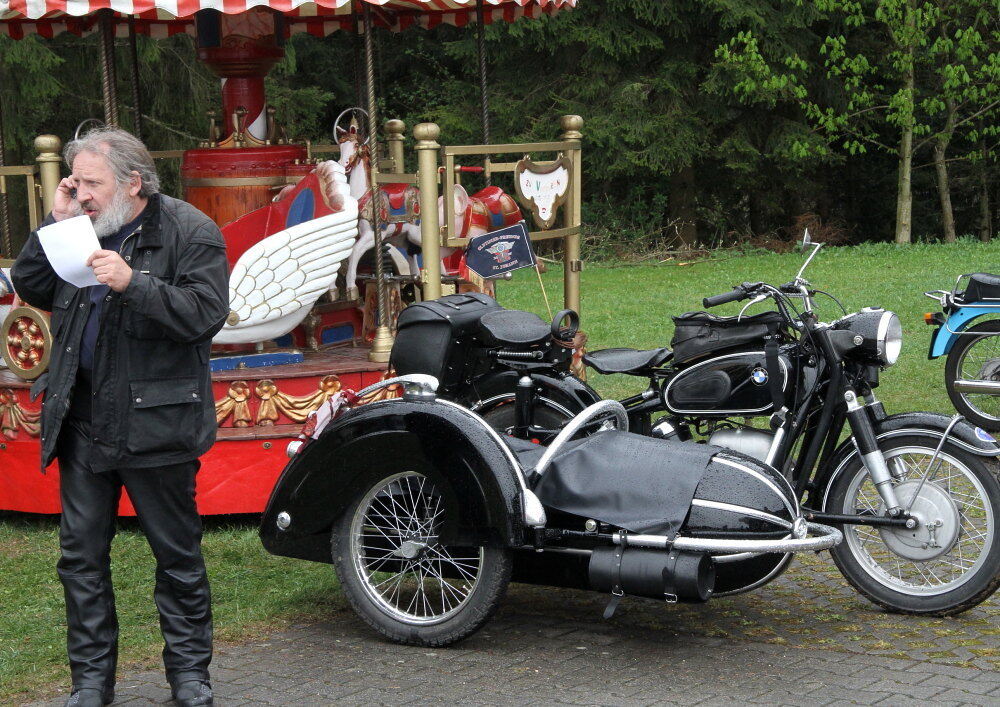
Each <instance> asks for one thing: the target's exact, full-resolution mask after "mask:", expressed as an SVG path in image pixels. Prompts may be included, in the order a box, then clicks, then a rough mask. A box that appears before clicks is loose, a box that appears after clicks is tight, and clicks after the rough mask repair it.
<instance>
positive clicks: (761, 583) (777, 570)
mask: <svg viewBox="0 0 1000 707" xmlns="http://www.w3.org/2000/svg"><path fill="white" fill-rule="evenodd" d="M758 554H759V553H758ZM792 557H794V555H792V554H791V553H788V554H787V555H785V557H784V559H783V560H782V561H781V562H779V563H778V564H777V565H776V566H775V568H774V569H773V570H771V572H770V573H769V574H768V575H767V576H766V577H763V578H761V579H759V580H757V581H756V582H754V583H753V584H750V585H747V586H746V587H740V588H739V589H734V590H733V591H731V592H719V593H718V594H716V595H715V596H717V597H731V596H735V595H736V594H743V593H744V592H750V591H753V590H754V589H756V588H757V587H763V586H764V585H765V584H767V583H768V582H770V581H771V580H772V579H774V578H775V577H777V576H778V575H779V574H781V573H782V572H784V571H785V568H787V567H788V564H789V563H790V562H791V561H792ZM716 562H718V560H716Z"/></svg>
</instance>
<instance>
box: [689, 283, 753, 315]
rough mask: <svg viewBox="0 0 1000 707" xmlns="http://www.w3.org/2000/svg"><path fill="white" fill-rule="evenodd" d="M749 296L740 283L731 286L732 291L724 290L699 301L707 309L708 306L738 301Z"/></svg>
mask: <svg viewBox="0 0 1000 707" xmlns="http://www.w3.org/2000/svg"><path fill="white" fill-rule="evenodd" d="M749 296H750V294H749V293H748V292H747V291H746V289H744V287H743V286H742V285H737V286H736V287H735V288H733V291H732V292H724V293H722V294H721V295H712V296H711V297H706V298H705V299H703V300H702V301H701V303H702V305H704V307H705V308H706V309H708V308H709V307H718V306H719V305H720V304H725V303H726V302H738V301H739V300H744V299H746V298H747V297H749Z"/></svg>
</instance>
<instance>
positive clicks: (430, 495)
mask: <svg viewBox="0 0 1000 707" xmlns="http://www.w3.org/2000/svg"><path fill="white" fill-rule="evenodd" d="M445 512H446V510H445V505H444V504H443V496H442V494H441V493H440V492H439V491H438V489H436V488H435V487H434V484H433V483H432V482H431V481H430V480H429V479H428V478H427V477H426V476H424V475H423V474H420V473H417V472H414V471H404V472H401V473H391V474H382V475H379V476H377V477H375V478H374V479H373V481H372V482H371V483H369V484H367V485H366V486H365V490H364V491H362V492H361V493H360V494H358V496H357V497H356V498H355V499H354V501H353V502H352V503H351V504H350V505H349V506H348V508H347V511H346V512H345V513H344V514H343V516H342V517H341V518H340V519H339V520H338V521H337V523H336V524H335V525H334V528H333V535H332V539H331V551H332V554H333V565H334V568H335V569H336V571H337V576H338V577H339V578H340V584H341V586H342V587H343V589H344V593H345V594H346V595H347V598H348V600H349V601H350V603H351V606H352V607H354V610H355V611H356V612H357V613H358V615H359V616H360V617H361V618H362V619H363V620H364V621H365V622H366V623H367V624H368V625H369V626H371V627H372V628H373V629H375V630H376V631H378V632H379V633H381V634H382V635H383V636H385V637H386V638H388V639H389V640H392V641H395V642H397V643H405V644H408V645H419V646H435V647H440V646H447V645H450V644H452V643H455V642H457V641H461V640H462V639H463V638H466V637H468V636H469V635H471V634H472V633H474V632H475V631H476V630H478V629H479V628H480V627H481V626H482V625H483V624H484V623H486V621H487V620H489V618H490V616H492V615H493V612H495V611H496V609H497V607H498V606H499V604H500V600H501V599H502V598H503V595H504V593H505V592H506V589H507V584H508V583H509V582H510V573H511V558H510V553H509V551H508V550H507V549H506V548H503V547H492V546H483V547H454V546H445V545H442V544H440V543H439V542H438V541H437V539H436V533H437V531H438V529H439V528H440V527H441V523H442V522H443V521H444V519H445V516H444V513H445Z"/></svg>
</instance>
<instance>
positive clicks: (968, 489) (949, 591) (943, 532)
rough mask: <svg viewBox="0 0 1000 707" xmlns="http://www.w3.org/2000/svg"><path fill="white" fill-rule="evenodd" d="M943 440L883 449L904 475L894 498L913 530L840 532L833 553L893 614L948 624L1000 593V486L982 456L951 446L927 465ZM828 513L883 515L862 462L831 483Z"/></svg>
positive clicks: (901, 441)
mask: <svg viewBox="0 0 1000 707" xmlns="http://www.w3.org/2000/svg"><path fill="white" fill-rule="evenodd" d="M938 441H939V439H938V438H934V437H931V436H921V435H914V436H912V437H901V438H898V439H895V440H892V441H891V442H890V443H888V444H887V445H885V446H883V450H882V451H883V454H884V455H885V458H886V462H887V464H888V465H889V468H890V469H892V470H895V471H896V472H897V473H899V474H900V475H901V476H900V478H899V480H898V481H897V482H895V484H894V486H895V489H896V495H897V498H898V500H899V502H900V504H901V505H902V506H903V508H904V509H905V508H907V507H909V508H910V511H909V512H910V514H911V515H912V516H913V517H915V518H916V519H917V520H918V524H917V526H916V527H915V528H912V529H908V528H874V527H871V526H866V525H844V526H843V531H844V541H843V542H842V543H841V544H840V545H838V546H837V547H835V548H833V550H831V554H832V555H833V560H834V562H836V564H837V567H838V569H840V571H841V573H842V574H843V575H844V577H845V578H846V579H847V581H848V582H850V583H851V585H852V586H853V587H854V588H855V589H857V590H858V591H859V592H860V593H861V594H863V595H864V596H865V597H867V598H868V599H870V600H871V601H873V602H875V603H876V604H878V605H879V606H882V607H884V608H886V609H888V610H889V611H893V612H898V613H906V614H932V615H935V616H951V615H954V614H959V613H961V612H963V611H966V610H968V609H971V608H972V607H974V606H976V605H978V604H980V603H982V602H983V601H985V600H986V599H987V598H989V597H990V595H992V594H993V592H995V591H996V590H997V587H998V586H1000V517H998V514H1000V483H998V482H997V478H996V476H995V475H994V474H993V472H992V471H991V470H990V469H988V468H987V467H986V465H985V464H984V463H983V460H982V459H981V458H980V457H978V456H975V455H973V454H970V453H968V452H966V451H965V450H963V449H961V448H959V447H957V446H955V445H951V444H945V446H944V448H943V449H942V451H941V454H940V455H939V456H938V458H937V460H936V461H935V462H934V464H933V466H931V461H932V459H933V457H934V450H935V448H936V447H937V442H938ZM928 469H929V473H928ZM925 476H926V479H925V480H924V481H923V483H921V479H924V477H925ZM911 501H912V503H911ZM826 510H827V511H828V512H831V513H845V514H851V515H855V514H872V515H878V516H884V515H885V510H886V509H885V504H884V503H883V501H882V499H881V497H880V496H879V494H878V491H877V490H876V488H875V484H874V483H873V482H872V479H871V476H870V475H869V473H868V469H866V468H865V466H864V465H863V463H862V461H861V459H860V458H859V457H858V456H857V455H855V456H854V457H853V458H851V459H850V461H849V462H848V463H847V466H846V467H845V468H844V469H842V471H841V473H840V474H839V475H838V476H837V477H836V478H835V479H834V481H833V484H832V485H831V487H830V491H829V494H828V497H827V503H826Z"/></svg>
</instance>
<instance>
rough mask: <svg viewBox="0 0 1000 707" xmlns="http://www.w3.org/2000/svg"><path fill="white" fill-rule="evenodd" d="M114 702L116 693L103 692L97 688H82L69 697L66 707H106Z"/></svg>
mask: <svg viewBox="0 0 1000 707" xmlns="http://www.w3.org/2000/svg"><path fill="white" fill-rule="evenodd" d="M114 701H115V693H114V692H102V691H101V690H99V689H97V688H96V687H81V688H80V689H79V690H74V691H73V694H72V695H70V696H69V699H68V700H66V707H104V705H109V704H111V703H112V702H114Z"/></svg>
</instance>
